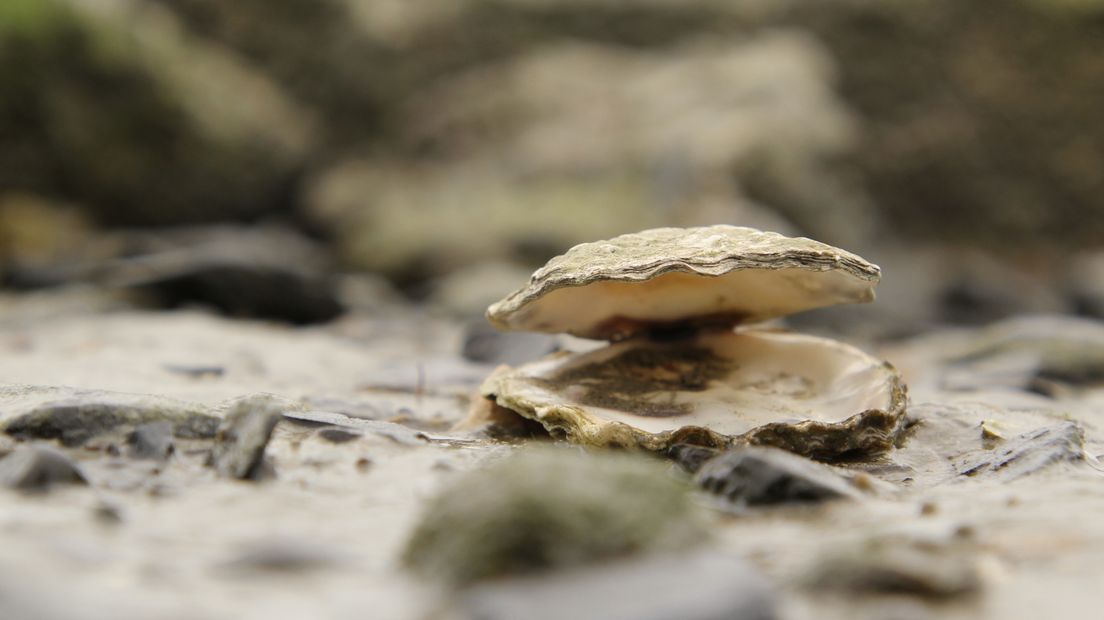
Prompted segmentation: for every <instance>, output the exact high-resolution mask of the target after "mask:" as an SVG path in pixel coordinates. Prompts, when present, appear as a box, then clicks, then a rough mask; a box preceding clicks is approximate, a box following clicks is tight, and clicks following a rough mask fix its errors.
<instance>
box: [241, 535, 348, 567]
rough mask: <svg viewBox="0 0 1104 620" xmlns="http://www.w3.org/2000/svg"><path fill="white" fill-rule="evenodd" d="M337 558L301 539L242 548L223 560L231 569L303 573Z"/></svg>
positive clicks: (339, 559)
mask: <svg viewBox="0 0 1104 620" xmlns="http://www.w3.org/2000/svg"><path fill="white" fill-rule="evenodd" d="M340 561H341V558H340V557H339V556H338V555H337V554H335V553H332V552H330V551H329V550H327V549H322V548H319V547H316V546H314V545H310V544H307V543H304V542H291V541H278V542H269V543H263V544H258V545H256V546H254V547H252V548H250V549H246V550H245V551H243V552H242V553H240V554H239V555H238V556H237V557H235V558H233V559H231V560H230V561H228V562H226V563H225V564H223V568H225V569H229V570H234V571H259V572H269V573H303V572H307V571H312V570H318V569H322V568H327V567H331V566H335V565H337V564H339V563H340Z"/></svg>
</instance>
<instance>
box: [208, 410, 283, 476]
mask: <svg viewBox="0 0 1104 620" xmlns="http://www.w3.org/2000/svg"><path fill="white" fill-rule="evenodd" d="M284 408H285V404H284V403H282V402H280V401H279V400H277V399H274V398H265V397H253V398H246V399H243V400H240V401H238V402H237V403H235V404H234V405H232V406H231V408H230V410H229V411H228V412H227V414H226V418H225V419H224V420H223V421H222V424H221V425H220V426H219V430H218V435H217V436H216V437H215V447H214V449H212V451H211V456H210V459H209V464H210V465H211V466H212V467H214V468H215V471H217V472H218V473H219V475H220V476H223V477H227V478H237V479H239V480H259V479H261V478H262V477H264V475H265V473H266V468H265V466H264V464H265V447H266V446H267V445H268V440H269V438H270V437H271V436H272V430H273V429H274V428H276V424H277V423H278V422H279V421H280V417H281V415H282V413H283V410H284Z"/></svg>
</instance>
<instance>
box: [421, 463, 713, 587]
mask: <svg viewBox="0 0 1104 620" xmlns="http://www.w3.org/2000/svg"><path fill="white" fill-rule="evenodd" d="M688 490H689V487H688V486H687V485H685V484H684V483H682V482H680V481H679V480H677V479H676V478H673V477H671V476H670V475H669V474H668V473H667V472H666V471H665V469H664V467H663V466H662V465H661V464H660V463H658V462H656V461H650V460H649V459H648V458H647V457H643V456H639V455H625V454H620V455H618V454H588V453H587V452H584V451H582V450H578V449H569V448H544V449H535V448H528V449H524V450H523V451H522V452H520V453H518V454H517V455H515V456H513V457H511V458H507V459H505V460H502V461H500V462H498V463H495V464H493V465H491V466H489V467H487V468H485V469H483V470H481V471H477V472H474V473H472V474H470V475H468V476H467V477H466V478H464V479H463V480H454V481H452V482H451V483H450V484H449V486H448V487H447V488H445V489H444V490H443V491H442V492H441V493H440V494H439V495H438V496H437V497H435V498H434V499H432V500H431V501H430V503H429V505H428V506H426V509H425V512H424V513H423V516H422V519H421V522H420V523H419V524H418V526H417V527H416V528H415V529H414V531H413V532H412V533H411V536H410V538H409V540H408V541H407V546H406V550H405V552H404V555H403V558H404V562H405V563H406V564H407V566H409V567H410V568H411V569H413V570H415V571H417V572H419V573H422V574H424V575H428V576H432V577H435V578H439V579H442V580H444V581H447V582H451V583H454V584H464V583H470V582H474V581H479V580H483V579H488V578H493V577H504V576H511V575H522V574H526V573H533V572H538V571H545V570H549V569H555V568H567V567H572V566H580V565H585V564H592V563H595V562H599V561H602V560H609V559H613V558H616V557H623V556H626V555H631V554H639V553H644V552H647V551H655V550H660V549H667V550H671V549H685V548H688V547H689V546H691V545H693V544H694V543H695V542H697V541H699V540H701V539H702V538H703V536H704V531H703V530H702V528H701V523H700V522H699V520H698V519H697V518H696V517H695V511H694V506H693V504H692V503H691V502H690V496H689V493H688Z"/></svg>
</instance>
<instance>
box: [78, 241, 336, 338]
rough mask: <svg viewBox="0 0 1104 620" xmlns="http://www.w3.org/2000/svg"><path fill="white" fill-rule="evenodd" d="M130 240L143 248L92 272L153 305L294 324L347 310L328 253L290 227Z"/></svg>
mask: <svg viewBox="0 0 1104 620" xmlns="http://www.w3.org/2000/svg"><path fill="white" fill-rule="evenodd" d="M130 242H131V244H132V245H138V246H144V249H145V250H146V251H145V252H144V253H143V252H141V251H140V250H137V248H136V251H135V254H134V255H133V256H131V257H128V258H125V259H119V260H116V261H113V262H110V263H107V264H104V265H102V266H101V267H99V268H98V269H97V271H99V274H97V279H98V280H99V281H100V282H102V283H104V284H107V285H108V286H111V287H113V288H120V287H121V288H127V289H131V290H135V291H137V292H139V293H140V299H141V300H142V301H144V302H145V303H147V304H150V305H153V306H156V307H163V308H176V307H180V306H186V305H195V304H198V305H207V306H211V307H214V308H215V309H217V310H218V311H220V312H222V313H224V314H228V315H230V316H237V317H252V318H266V319H276V320H282V321H288V322H291V323H298V324H305V323H317V322H325V321H329V320H331V319H333V318H335V317H337V316H338V315H340V314H341V313H342V312H343V310H344V308H343V306H342V304H341V301H340V299H339V298H338V295H339V292H338V288H337V284H336V282H335V281H334V280H333V278H332V277H331V276H330V274H329V257H328V255H327V254H326V252H325V251H324V250H323V249H322V248H321V247H319V246H317V245H315V244H313V243H311V242H310V241H308V240H307V239H305V238H303V237H302V236H300V235H298V234H297V233H295V232H293V231H291V230H289V229H285V228H281V227H276V226H268V227H257V226H251V227H232V226H219V227H209V228H206V227H203V228H193V229H181V230H175V231H172V232H165V233H157V234H150V235H148V236H144V237H132V238H131V239H130Z"/></svg>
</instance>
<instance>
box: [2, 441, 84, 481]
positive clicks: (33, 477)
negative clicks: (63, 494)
mask: <svg viewBox="0 0 1104 620" xmlns="http://www.w3.org/2000/svg"><path fill="white" fill-rule="evenodd" d="M67 484H76V485H87V484H88V479H87V478H86V477H85V475H84V473H82V472H81V469H80V467H79V466H77V464H76V463H74V462H73V460H72V459H70V458H69V455H67V454H65V453H64V452H62V451H61V450H58V449H57V448H54V447H52V446H46V445H28V446H21V447H19V448H17V449H16V450H15V451H13V452H12V453H11V454H9V455H8V456H6V457H4V458H3V460H0V486H6V487H9V488H12V489H18V490H20V491H28V492H45V491H49V490H50V489H51V488H53V487H54V486H57V485H67Z"/></svg>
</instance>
